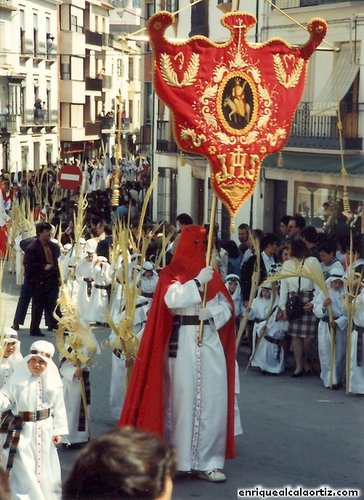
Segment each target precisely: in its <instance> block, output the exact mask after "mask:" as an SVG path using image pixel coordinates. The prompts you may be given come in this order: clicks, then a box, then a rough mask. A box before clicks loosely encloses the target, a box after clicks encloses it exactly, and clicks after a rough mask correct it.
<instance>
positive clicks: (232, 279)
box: [225, 274, 243, 329]
mask: <svg viewBox="0 0 364 500" xmlns="http://www.w3.org/2000/svg"><path fill="white" fill-rule="evenodd" d="M225 286H226V288H227V289H228V290H229V293H230V295H231V298H232V301H233V302H234V310H235V323H236V328H237V329H238V328H239V322H240V318H241V315H242V313H243V299H242V296H241V287H240V282H239V276H238V275H237V274H228V275H227V276H226V278H225Z"/></svg>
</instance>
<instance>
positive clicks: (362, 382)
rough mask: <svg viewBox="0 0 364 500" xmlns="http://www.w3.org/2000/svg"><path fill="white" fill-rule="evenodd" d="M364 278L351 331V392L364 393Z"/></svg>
mask: <svg viewBox="0 0 364 500" xmlns="http://www.w3.org/2000/svg"><path fill="white" fill-rule="evenodd" d="M363 344H364V280H363V279H362V281H361V291H360V293H359V294H358V295H357V296H356V298H355V299H354V314H353V330H352V333H351V349H350V375H349V392H351V393H354V394H364V349H363Z"/></svg>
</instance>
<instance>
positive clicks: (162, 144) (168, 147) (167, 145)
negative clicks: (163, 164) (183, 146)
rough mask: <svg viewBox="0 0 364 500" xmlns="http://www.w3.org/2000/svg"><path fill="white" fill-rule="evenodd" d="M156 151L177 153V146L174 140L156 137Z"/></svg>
mask: <svg viewBox="0 0 364 500" xmlns="http://www.w3.org/2000/svg"><path fill="white" fill-rule="evenodd" d="M157 151H159V152H162V153H178V147H177V144H176V143H175V142H174V141H167V140H164V139H157Z"/></svg>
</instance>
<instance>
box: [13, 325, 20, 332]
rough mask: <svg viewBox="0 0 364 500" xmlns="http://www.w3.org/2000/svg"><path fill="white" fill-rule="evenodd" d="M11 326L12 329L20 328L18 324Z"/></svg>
mask: <svg viewBox="0 0 364 500" xmlns="http://www.w3.org/2000/svg"><path fill="white" fill-rule="evenodd" d="M11 328H12V329H13V330H16V331H18V330H19V328H20V326H19V325H16V324H14V325H13V326H12V327H11Z"/></svg>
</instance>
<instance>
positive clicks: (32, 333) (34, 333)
mask: <svg viewBox="0 0 364 500" xmlns="http://www.w3.org/2000/svg"><path fill="white" fill-rule="evenodd" d="M30 336H31V337H45V336H46V335H45V333H43V332H41V331H40V330H39V331H38V332H30Z"/></svg>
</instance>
